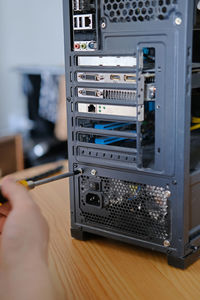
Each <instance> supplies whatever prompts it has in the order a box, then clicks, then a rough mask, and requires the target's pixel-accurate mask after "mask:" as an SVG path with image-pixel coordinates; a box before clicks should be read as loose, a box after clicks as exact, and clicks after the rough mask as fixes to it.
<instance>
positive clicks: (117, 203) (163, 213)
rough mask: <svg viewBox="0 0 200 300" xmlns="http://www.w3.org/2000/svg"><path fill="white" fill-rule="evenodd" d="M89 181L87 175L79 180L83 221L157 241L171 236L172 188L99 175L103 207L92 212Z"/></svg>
mask: <svg viewBox="0 0 200 300" xmlns="http://www.w3.org/2000/svg"><path fill="white" fill-rule="evenodd" d="M90 180H91V179H90V178H89V177H86V176H82V177H81V179H80V195H81V199H80V200H81V210H82V213H81V215H82V217H84V223H86V224H93V225H95V226H98V227H103V228H106V227H107V228H108V229H111V230H114V231H121V232H122V233H124V234H126V235H130V236H136V237H139V238H142V239H145V240H149V241H155V242H158V243H159V242H160V243H162V242H163V240H165V239H167V238H168V237H169V216H168V200H167V197H168V195H169V191H167V190H166V189H164V188H163V187H158V186H152V185H145V184H139V183H133V182H127V181H122V180H117V179H109V178H104V177H99V178H98V180H99V182H100V185H99V186H100V191H99V195H101V197H102V198H101V201H102V207H101V208H97V209H95V211H92V209H93V208H91V206H90V207H89V208H88V205H87V203H86V202H85V199H86V195H87V193H88V191H89V192H90V193H91V191H90V188H89V186H90ZM97 194H98V193H97Z"/></svg>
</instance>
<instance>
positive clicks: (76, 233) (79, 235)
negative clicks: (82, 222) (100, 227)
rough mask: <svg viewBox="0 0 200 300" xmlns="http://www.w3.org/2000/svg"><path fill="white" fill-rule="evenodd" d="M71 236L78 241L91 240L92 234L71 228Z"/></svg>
mask: <svg viewBox="0 0 200 300" xmlns="http://www.w3.org/2000/svg"><path fill="white" fill-rule="evenodd" d="M71 236H72V237H73V238H74V239H76V240H79V241H87V240H91V238H92V234H90V233H89V232H85V231H82V230H81V229H74V228H71Z"/></svg>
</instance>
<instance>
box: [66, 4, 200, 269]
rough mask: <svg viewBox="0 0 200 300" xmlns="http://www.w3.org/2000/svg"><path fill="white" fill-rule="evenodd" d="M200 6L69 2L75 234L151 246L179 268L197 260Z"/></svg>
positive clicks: (68, 85)
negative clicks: (95, 235)
mask: <svg viewBox="0 0 200 300" xmlns="http://www.w3.org/2000/svg"><path fill="white" fill-rule="evenodd" d="M199 9H200V3H199V1H191V0H99V1H98V0H90V1H85V0H64V35H65V61H66V91H67V98H66V100H67V118H68V144H69V149H68V151H69V168H70V171H74V170H77V169H79V168H81V169H82V170H83V174H80V175H78V176H74V177H73V178H71V180H70V204H71V234H72V236H73V237H74V238H77V239H80V240H84V239H87V238H88V237H89V236H91V234H97V235H101V236H105V237H108V238H112V239H117V240H120V241H124V242H127V243H131V244H134V245H139V246H142V247H145V248H150V249H152V250H156V251H159V252H163V253H165V254H166V255H167V258H168V263H169V264H170V265H172V266H175V267H178V268H186V267H187V266H189V265H190V264H191V263H193V262H194V261H195V260H197V259H198V257H199V255H200V248H199V247H200V131H199V127H200V125H199V124H200V105H199V94H200V80H199V78H200V73H199V72H200V64H199V62H200V56H199V52H198V49H199V48H200V47H199V45H200V31H199V30H200V18H199V15H200V11H199ZM193 45H194V47H193ZM191 117H192V119H191ZM191 122H193V123H194V124H192V123H191Z"/></svg>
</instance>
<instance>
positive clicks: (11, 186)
mask: <svg viewBox="0 0 200 300" xmlns="http://www.w3.org/2000/svg"><path fill="white" fill-rule="evenodd" d="M1 190H2V194H3V196H4V197H6V198H7V199H8V200H9V202H10V203H11V206H12V207H13V208H15V207H17V206H19V205H20V206H21V205H27V204H28V203H27V202H29V203H33V201H32V199H31V197H30V196H29V194H28V191H27V190H26V189H25V188H24V187H23V186H22V185H20V184H19V183H16V181H15V180H14V179H12V178H11V177H9V176H7V177H5V178H4V179H3V180H2V185H1ZM27 196H28V197H27Z"/></svg>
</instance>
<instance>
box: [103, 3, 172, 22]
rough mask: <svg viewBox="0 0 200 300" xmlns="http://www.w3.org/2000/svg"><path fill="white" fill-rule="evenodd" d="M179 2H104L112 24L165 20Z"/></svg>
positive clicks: (105, 11) (106, 13)
mask: <svg viewBox="0 0 200 300" xmlns="http://www.w3.org/2000/svg"><path fill="white" fill-rule="evenodd" d="M177 3H178V0H104V4H103V9H104V14H105V16H107V17H108V18H109V20H110V22H112V23H118V22H123V23H125V22H137V21H140V22H143V21H153V20H156V19H159V20H165V19H167V18H168V17H169V15H170V14H171V12H172V11H174V10H175V8H176V5H177Z"/></svg>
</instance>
